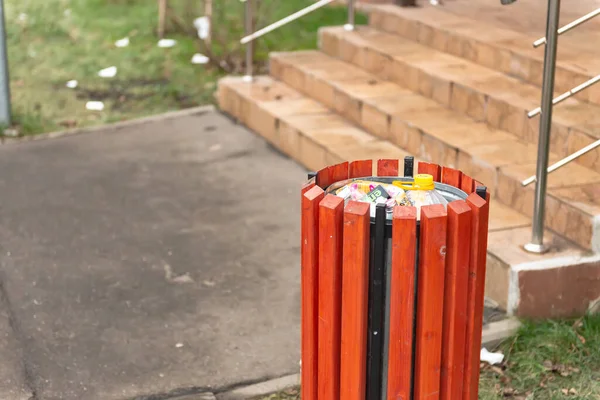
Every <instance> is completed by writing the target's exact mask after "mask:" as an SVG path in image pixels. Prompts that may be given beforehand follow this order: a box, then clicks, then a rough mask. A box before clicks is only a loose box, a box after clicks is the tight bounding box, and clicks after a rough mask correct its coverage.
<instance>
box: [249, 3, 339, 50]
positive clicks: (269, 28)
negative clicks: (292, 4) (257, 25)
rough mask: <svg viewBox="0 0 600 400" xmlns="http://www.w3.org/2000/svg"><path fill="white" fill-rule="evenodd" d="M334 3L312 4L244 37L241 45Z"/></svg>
mask: <svg viewBox="0 0 600 400" xmlns="http://www.w3.org/2000/svg"><path fill="white" fill-rule="evenodd" d="M246 1H247V0H246ZM333 1H335V0H321V1H318V2H316V3H315V4H311V5H310V6H308V7H306V8H303V9H302V10H300V11H298V12H295V13H293V14H291V15H288V16H287V17H285V18H282V19H280V20H279V21H277V22H274V23H272V24H271V25H269V26H266V27H264V28H262V29H259V30H257V31H256V32H254V33H253V34H250V35H248V36H245V37H243V38H242V39H241V40H240V43H241V44H246V43H249V42H251V41H253V40H255V39H257V38H259V37H261V36H263V35H266V34H267V33H269V32H272V31H274V30H275V29H277V28H280V27H282V26H284V25H286V24H289V23H290V22H292V21H295V20H297V19H298V18H300V17H303V16H305V15H306V14H310V13H311V12H313V11H315V10H318V9H319V8H321V7H324V6H326V5H327V4H329V3H332V2H333Z"/></svg>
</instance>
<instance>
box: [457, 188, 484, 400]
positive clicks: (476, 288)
mask: <svg viewBox="0 0 600 400" xmlns="http://www.w3.org/2000/svg"><path fill="white" fill-rule="evenodd" d="M467 204H468V205H469V207H470V208H471V212H472V218H473V222H472V224H471V257H470V261H469V291H468V294H467V335H466V336H467V337H466V341H465V343H466V350H465V381H464V388H463V400H477V396H478V385H479V352H480V349H481V334H482V327H483V304H484V294H485V270H486V256H487V239H488V223H489V212H490V208H489V202H487V201H485V200H483V199H482V198H481V197H479V196H478V195H477V194H475V193H472V194H471V195H469V197H468V198H467Z"/></svg>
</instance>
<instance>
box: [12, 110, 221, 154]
mask: <svg viewBox="0 0 600 400" xmlns="http://www.w3.org/2000/svg"><path fill="white" fill-rule="evenodd" d="M215 110H216V108H215V106H212V105H207V106H199V107H194V108H186V109H185V110H179V111H171V112H167V113H163V114H158V115H151V116H149V117H143V118H136V119H131V120H128V121H123V122H116V123H114V124H106V125H98V126H92V127H88V128H76V129H69V130H66V131H58V132H49V133H41V134H39V135H30V136H23V137H18V138H10V137H0V146H1V145H11V144H21V143H25V142H33V141H37V140H47V139H56V138H62V137H68V136H74V135H81V134H87V133H92V132H99V131H105V132H112V131H118V130H120V129H124V128H129V127H132V126H136V125H141V124H148V123H152V122H159V121H164V120H168V119H173V118H180V117H188V116H192V115H202V114H206V113H209V112H214V111H215Z"/></svg>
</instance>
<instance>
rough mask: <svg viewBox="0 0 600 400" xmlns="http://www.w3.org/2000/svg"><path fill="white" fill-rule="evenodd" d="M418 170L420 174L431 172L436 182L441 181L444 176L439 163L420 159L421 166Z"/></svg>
mask: <svg viewBox="0 0 600 400" xmlns="http://www.w3.org/2000/svg"><path fill="white" fill-rule="evenodd" d="M417 171H418V173H419V174H429V175H431V176H433V180H434V181H435V182H440V180H441V177H442V169H441V168H440V166H439V165H437V164H432V163H427V162H422V161H420V162H419V168H418V170H417Z"/></svg>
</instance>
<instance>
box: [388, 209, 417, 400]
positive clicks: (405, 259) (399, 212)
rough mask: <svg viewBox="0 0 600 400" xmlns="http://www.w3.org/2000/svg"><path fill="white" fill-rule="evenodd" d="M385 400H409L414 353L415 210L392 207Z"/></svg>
mask: <svg viewBox="0 0 600 400" xmlns="http://www.w3.org/2000/svg"><path fill="white" fill-rule="evenodd" d="M392 240H393V242H392V276H391V285H390V292H391V293H390V303H389V304H390V327H389V357H388V380H387V400H397V399H409V398H410V393H411V373H412V354H413V323H414V307H415V261H416V260H415V259H416V245H417V209H416V208H414V207H396V208H394V218H393V222H392Z"/></svg>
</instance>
